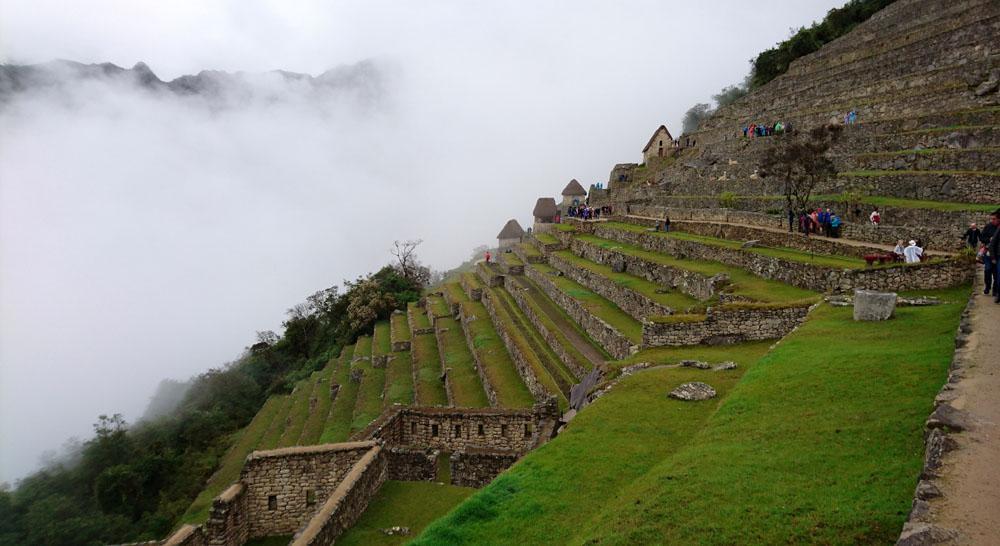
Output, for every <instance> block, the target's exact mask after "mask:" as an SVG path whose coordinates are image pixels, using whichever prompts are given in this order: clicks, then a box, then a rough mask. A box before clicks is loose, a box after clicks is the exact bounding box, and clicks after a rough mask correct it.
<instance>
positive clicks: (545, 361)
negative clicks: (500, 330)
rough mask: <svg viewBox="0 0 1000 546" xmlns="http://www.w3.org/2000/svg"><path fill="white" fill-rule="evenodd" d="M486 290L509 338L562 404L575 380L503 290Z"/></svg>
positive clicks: (566, 403)
mask: <svg viewBox="0 0 1000 546" xmlns="http://www.w3.org/2000/svg"><path fill="white" fill-rule="evenodd" d="M487 291H488V292H487V293H488V297H490V298H492V300H491V301H493V302H495V309H496V313H497V319H498V320H500V321H501V322H502V323H503V324H506V325H507V332H509V333H510V337H511V342H512V343H513V344H514V346H516V347H517V348H518V350H519V351H520V353H521V354H522V355H524V358H525V360H527V361H528V365H529V366H531V370H532V371H533V372H534V374H535V377H536V378H538V382H539V383H540V384H541V385H542V387H544V388H545V390H546V391H547V392H549V393H551V394H553V395H555V396H556V398H558V399H559V407H561V408H564V407H566V406H567V405H568V403H569V402H568V399H567V397H568V396H569V389H570V388H571V387H572V386H573V385H574V384H575V383H576V378H575V377H574V376H573V374H572V373H570V371H569V370H567V369H566V368H565V366H564V365H563V363H562V362H561V361H560V360H559V357H558V356H557V355H556V354H555V353H554V352H552V349H551V348H550V347H549V346H548V344H547V343H545V340H544V339H542V338H541V336H539V334H538V331H537V330H535V328H534V327H533V326H532V325H531V322H530V321H529V320H528V318H527V317H525V316H524V314H523V313H522V312H521V310H520V309H518V307H517V303H516V302H514V300H513V298H511V296H510V294H508V293H507V291H506V290H504V289H502V288H488V289H487Z"/></svg>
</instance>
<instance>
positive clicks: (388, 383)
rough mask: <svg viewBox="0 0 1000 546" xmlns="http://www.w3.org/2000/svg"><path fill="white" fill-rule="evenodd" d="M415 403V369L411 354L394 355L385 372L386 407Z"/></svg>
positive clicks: (405, 352) (402, 352)
mask: <svg viewBox="0 0 1000 546" xmlns="http://www.w3.org/2000/svg"><path fill="white" fill-rule="evenodd" d="M412 403H413V368H412V363H411V361H410V352H409V351H401V352H398V353H392V359H391V360H390V361H389V364H388V365H387V366H386V371H385V405H386V406H391V405H392V404H412Z"/></svg>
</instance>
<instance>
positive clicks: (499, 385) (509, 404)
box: [462, 301, 535, 408]
mask: <svg viewBox="0 0 1000 546" xmlns="http://www.w3.org/2000/svg"><path fill="white" fill-rule="evenodd" d="M462 306H463V308H464V311H465V316H466V317H476V320H471V321H469V322H467V323H465V328H466V331H467V332H468V335H469V337H470V338H471V339H472V346H473V347H474V348H475V351H476V354H477V355H478V356H479V361H480V362H481V363H482V365H483V371H484V372H485V373H486V377H487V379H488V380H489V382H490V385H492V386H493V389H494V390H495V391H496V393H497V402H498V403H499V404H500V407H504V408H530V407H531V405H532V404H533V403H534V401H535V400H534V398H533V397H532V396H531V391H529V390H528V387H527V386H525V384H524V380H522V379H521V376H520V374H518V372H517V368H516V367H515V366H514V362H513V361H512V360H511V358H510V355H509V354H508V353H507V347H506V346H505V345H504V343H503V340H502V339H500V336H499V335H497V332H496V330H495V329H494V328H493V323H492V322H491V321H490V315H489V313H487V312H486V307H485V306H483V304H482V303H480V302H478V301H466V302H463V303H462Z"/></svg>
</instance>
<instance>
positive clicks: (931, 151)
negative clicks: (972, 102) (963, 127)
mask: <svg viewBox="0 0 1000 546" xmlns="http://www.w3.org/2000/svg"><path fill="white" fill-rule="evenodd" d="M997 151H1000V148H991V147H983V148H921V149H919V150H892V151H889V152H865V153H861V154H855V157H892V156H897V155H943V154H968V153H978V152H997ZM884 172H888V171H884ZM904 172H926V171H904ZM969 172H979V171H969Z"/></svg>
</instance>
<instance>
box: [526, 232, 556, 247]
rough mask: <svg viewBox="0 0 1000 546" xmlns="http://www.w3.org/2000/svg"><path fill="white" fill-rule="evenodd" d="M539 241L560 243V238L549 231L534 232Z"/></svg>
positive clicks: (549, 243)
mask: <svg viewBox="0 0 1000 546" xmlns="http://www.w3.org/2000/svg"><path fill="white" fill-rule="evenodd" d="M532 237H534V238H535V239H536V240H538V242H540V243H542V244H544V245H556V244H559V239H556V238H555V236H554V235H552V234H549V233H534V234H532Z"/></svg>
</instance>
